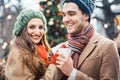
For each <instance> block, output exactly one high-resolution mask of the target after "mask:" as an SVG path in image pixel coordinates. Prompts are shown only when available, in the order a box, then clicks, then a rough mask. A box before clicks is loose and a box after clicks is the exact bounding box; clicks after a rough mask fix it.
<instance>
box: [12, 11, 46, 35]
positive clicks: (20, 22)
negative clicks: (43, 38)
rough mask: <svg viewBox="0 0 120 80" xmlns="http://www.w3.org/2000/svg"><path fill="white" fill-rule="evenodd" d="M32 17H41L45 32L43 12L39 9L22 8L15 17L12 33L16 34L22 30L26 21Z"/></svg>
mask: <svg viewBox="0 0 120 80" xmlns="http://www.w3.org/2000/svg"><path fill="white" fill-rule="evenodd" d="M33 18H39V19H42V21H43V22H44V26H45V32H47V27H46V24H47V23H46V18H45V16H44V14H43V13H42V12H41V11H40V10H33V9H24V10H22V11H21V12H20V14H19V15H18V17H17V21H16V22H15V25H14V29H13V35H15V36H18V35H19V34H20V32H21V31H22V30H23V28H24V27H25V26H26V25H27V23H28V22H29V21H30V20H31V19H33Z"/></svg>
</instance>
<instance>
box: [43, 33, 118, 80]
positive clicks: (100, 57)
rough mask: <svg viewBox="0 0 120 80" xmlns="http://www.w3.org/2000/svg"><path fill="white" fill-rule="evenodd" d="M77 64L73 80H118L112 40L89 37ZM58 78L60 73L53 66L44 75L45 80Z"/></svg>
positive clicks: (96, 34) (96, 36)
mask: <svg viewBox="0 0 120 80" xmlns="http://www.w3.org/2000/svg"><path fill="white" fill-rule="evenodd" d="M58 46H59V45H58ZM78 64H79V68H78V71H77V74H76V76H75V80H118V74H119V55H118V52H117V46H116V44H115V43H114V42H113V41H112V40H109V39H107V38H104V37H103V36H101V35H99V34H98V33H95V34H94V35H93V36H92V37H91V39H90V41H89V42H88V44H87V46H86V47H85V49H84V50H83V52H82V54H81V55H80V57H79V61H78ZM52 66H53V68H54V69H53V68H52ZM52 69H53V70H52ZM50 75H51V76H50ZM59 75H60V76H59ZM60 77H61V72H58V69H57V68H55V66H54V65H51V66H50V69H48V70H47V71H46V73H45V75H44V79H45V80H60Z"/></svg>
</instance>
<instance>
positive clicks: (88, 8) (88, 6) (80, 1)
mask: <svg viewBox="0 0 120 80" xmlns="http://www.w3.org/2000/svg"><path fill="white" fill-rule="evenodd" d="M68 2H73V3H75V4H76V5H77V6H78V7H79V9H80V10H81V11H82V13H83V14H84V13H87V15H88V16H89V19H88V21H89V22H90V20H91V15H92V13H93V10H94V8H95V5H94V3H95V0H89V1H86V0H85V1H84V0H64V1H63V4H64V3H68Z"/></svg>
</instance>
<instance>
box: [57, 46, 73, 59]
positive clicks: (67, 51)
mask: <svg viewBox="0 0 120 80" xmlns="http://www.w3.org/2000/svg"><path fill="white" fill-rule="evenodd" d="M58 53H59V54H64V55H65V56H66V57H68V56H69V55H70V53H71V49H70V48H59V49H58Z"/></svg>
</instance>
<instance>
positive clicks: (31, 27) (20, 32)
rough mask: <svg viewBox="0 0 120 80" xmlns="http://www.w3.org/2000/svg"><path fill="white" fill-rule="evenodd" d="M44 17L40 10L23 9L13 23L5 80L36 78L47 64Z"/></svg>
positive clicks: (43, 71) (41, 73)
mask: <svg viewBox="0 0 120 80" xmlns="http://www.w3.org/2000/svg"><path fill="white" fill-rule="evenodd" d="M46 32H47V27H46V19H45V16H44V15H43V13H42V12H40V11H35V10H32V9H25V10H23V11H21V12H20V14H19V16H18V17H17V21H16V23H15V25H14V29H13V34H14V35H15V36H16V37H15V39H14V40H13V41H12V44H11V49H10V53H9V56H8V59H7V64H6V71H5V76H6V79H7V80H38V79H39V78H40V77H41V76H43V75H44V73H45V71H46V66H48V59H47V54H48V52H49V51H50V46H49V45H48V42H47V40H46Z"/></svg>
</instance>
